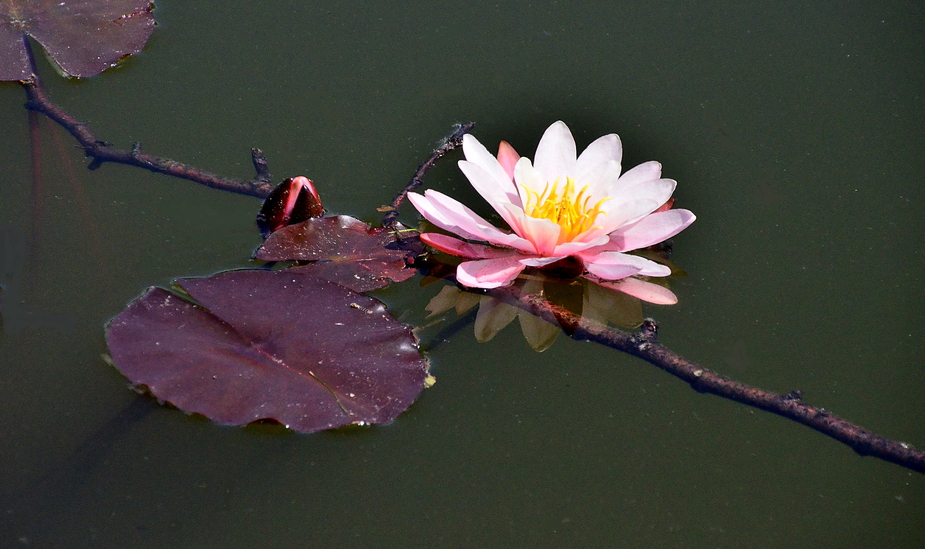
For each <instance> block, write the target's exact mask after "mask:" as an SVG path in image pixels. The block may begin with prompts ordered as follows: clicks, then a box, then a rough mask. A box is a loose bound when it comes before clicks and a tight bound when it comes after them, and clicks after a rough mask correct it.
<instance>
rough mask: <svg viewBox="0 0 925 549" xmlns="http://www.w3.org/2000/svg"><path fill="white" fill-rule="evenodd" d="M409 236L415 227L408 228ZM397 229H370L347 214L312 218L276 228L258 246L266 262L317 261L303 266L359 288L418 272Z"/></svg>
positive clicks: (257, 256)
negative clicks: (396, 231) (401, 241)
mask: <svg viewBox="0 0 925 549" xmlns="http://www.w3.org/2000/svg"><path fill="white" fill-rule="evenodd" d="M402 234H403V235H405V237H406V238H408V237H410V236H413V235H416V234H417V232H416V231H403V233H402ZM409 255H414V253H413V252H409V251H408V250H404V249H401V247H400V244H399V242H398V240H397V238H396V236H395V231H391V230H388V229H370V228H369V226H368V225H367V224H366V223H363V222H362V221H360V220H359V219H356V218H354V217H350V216H346V215H338V216H332V217H322V218H312V219H309V220H307V221H304V222H302V223H297V224H295V225H289V226H286V227H283V228H282V229H279V230H277V231H276V232H274V233H273V234H271V235H270V236H269V238H267V240H266V241H265V242H264V243H263V245H262V246H261V247H260V248H259V249H258V250H257V252H256V254H255V257H256V258H257V259H259V260H261V261H314V263H311V264H309V265H306V266H304V267H298V270H301V271H304V272H310V273H312V274H314V275H315V276H318V277H321V278H324V279H325V280H330V281H332V282H336V283H338V284H341V285H343V286H345V287H347V288H350V289H351V290H354V291H357V292H367V291H370V290H374V289H376V288H383V287H385V286H388V285H389V284H391V283H392V282H401V281H403V280H407V279H409V278H411V277H412V276H414V274H415V272H416V271H415V270H414V269H409V268H407V265H406V262H405V258H406V257H408V256H409Z"/></svg>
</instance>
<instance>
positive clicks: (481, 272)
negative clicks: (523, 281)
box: [456, 256, 526, 288]
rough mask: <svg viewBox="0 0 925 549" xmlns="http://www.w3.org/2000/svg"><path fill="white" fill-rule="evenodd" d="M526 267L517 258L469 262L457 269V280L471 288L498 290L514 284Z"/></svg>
mask: <svg viewBox="0 0 925 549" xmlns="http://www.w3.org/2000/svg"><path fill="white" fill-rule="evenodd" d="M525 267H526V265H524V264H523V263H521V262H520V261H519V260H518V258H517V257H516V256H512V257H504V258H500V259H482V260H479V261H467V262H465V263H460V264H459V267H457V268H456V280H457V282H459V283H460V284H462V285H463V286H469V287H470V288H497V287H499V286H507V285H508V284H510V283H511V282H513V281H514V279H515V278H517V275H519V274H520V273H521V271H523V270H524V268H525Z"/></svg>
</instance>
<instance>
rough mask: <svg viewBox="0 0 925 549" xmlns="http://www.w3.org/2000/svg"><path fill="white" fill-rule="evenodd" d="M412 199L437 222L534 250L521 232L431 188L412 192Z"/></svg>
mask: <svg viewBox="0 0 925 549" xmlns="http://www.w3.org/2000/svg"><path fill="white" fill-rule="evenodd" d="M408 199H409V200H410V201H411V203H412V204H414V207H415V208H417V210H418V211H419V212H421V215H423V216H424V217H425V218H426V219H427V220H428V221H430V222H431V223H433V224H434V225H436V226H438V227H440V228H441V229H444V230H446V231H449V232H451V233H455V234H458V235H459V236H461V237H463V238H467V239H472V240H485V241H488V242H491V243H493V244H498V245H501V246H507V247H509V248H517V249H519V250H523V251H527V252H533V245H532V244H531V243H530V242H528V241H527V240H524V239H523V238H521V237H519V236H517V235H516V234H509V233H506V232H503V231H502V230H500V229H498V228H497V227H495V226H494V225H492V224H490V223H489V222H487V221H485V220H484V219H482V217H481V216H479V215H478V214H477V213H475V212H473V211H472V210H470V209H469V208H467V207H466V206H464V205H463V204H461V203H460V202H458V201H456V200H454V199H452V198H450V197H449V196H447V195H445V194H443V193H441V192H439V191H434V190H430V189H428V190H427V191H425V192H424V194H423V195H420V194H417V193H408Z"/></svg>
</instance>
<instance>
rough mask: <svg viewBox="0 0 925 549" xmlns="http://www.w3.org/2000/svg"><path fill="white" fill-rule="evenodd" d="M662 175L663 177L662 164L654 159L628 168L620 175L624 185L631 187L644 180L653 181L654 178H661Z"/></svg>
mask: <svg viewBox="0 0 925 549" xmlns="http://www.w3.org/2000/svg"><path fill="white" fill-rule="evenodd" d="M660 177H662V165H661V164H659V163H658V162H656V161H654V160H651V161H649V162H643V163H642V164H640V165H638V166H636V167H634V168H632V169H629V170H627V171H626V173H625V174H623V175H622V176H620V179H623V180H624V181H623V184H624V185H626V186H627V187H631V186H633V185H635V184H637V183H642V182H643V181H652V180H653V179H659V178H660Z"/></svg>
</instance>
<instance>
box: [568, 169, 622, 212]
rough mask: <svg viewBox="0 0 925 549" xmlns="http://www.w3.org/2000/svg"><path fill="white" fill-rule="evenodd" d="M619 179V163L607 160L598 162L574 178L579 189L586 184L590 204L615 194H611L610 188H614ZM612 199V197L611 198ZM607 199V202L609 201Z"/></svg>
mask: <svg viewBox="0 0 925 549" xmlns="http://www.w3.org/2000/svg"><path fill="white" fill-rule="evenodd" d="M619 179H620V163H619V162H616V161H613V160H608V161H607V162H603V163H601V164H598V166H597V167H596V168H594V169H593V170H591V171H590V172H587V173H586V174H585V175H584V176H583V177H581V178H580V179H578V180H576V183H577V184H578V188H579V189H581V188H582V187H583V186H585V185H587V186H588V193H587V194H588V195H590V196H591V200H590V202H589V204H590V205H591V206H593V205H595V204H597V202H598V201H599V200H600V199H602V198H608V197H613V196H615V195H614V194H612V192H611V189H613V188H614V186H615V185H616V183H617V182H618V181H619ZM611 200H612V198H611ZM611 200H608V201H607V202H610V201H611Z"/></svg>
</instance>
